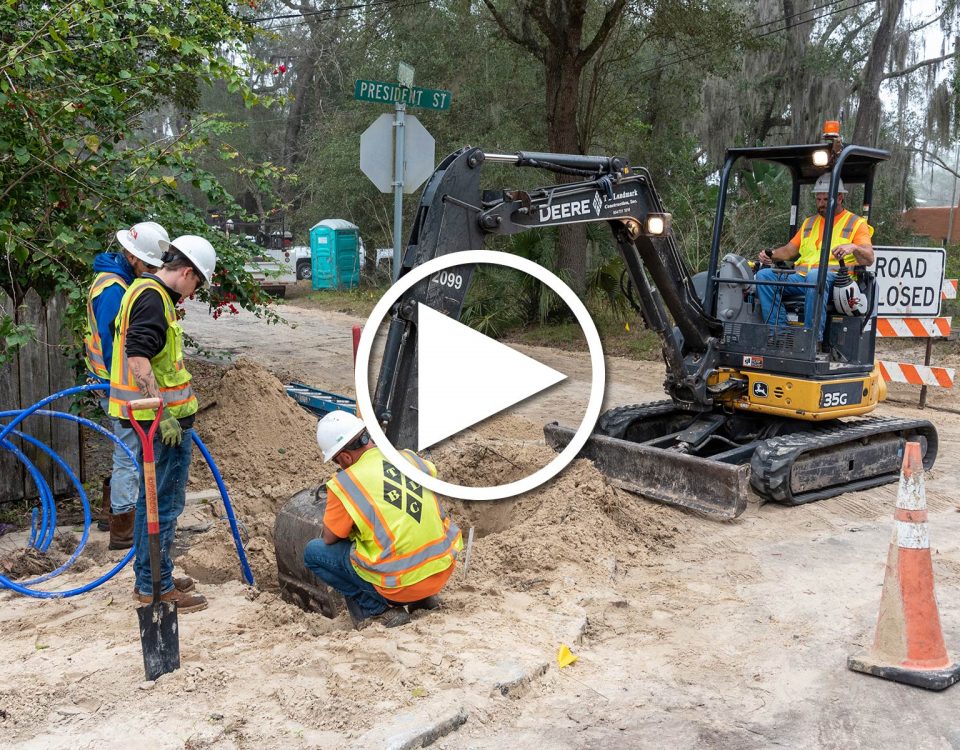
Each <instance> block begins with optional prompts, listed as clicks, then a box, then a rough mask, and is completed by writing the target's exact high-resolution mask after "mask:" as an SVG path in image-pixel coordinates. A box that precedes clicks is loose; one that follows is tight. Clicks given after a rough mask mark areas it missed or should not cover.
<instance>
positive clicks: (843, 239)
mask: <svg viewBox="0 0 960 750" xmlns="http://www.w3.org/2000/svg"><path fill="white" fill-rule="evenodd" d="M823 222H824V219H823V217H822V216H820V214H816V215H815V216H810V217H808V218H806V219H805V220H804V222H803V224H801V225H800V257H799V258H798V259H797V264H796V271H797V273H802V274H807V273H809V272H810V269H812V268H817V267H818V266H819V265H820V249H821V244H822V236H823V228H822V227H823ZM863 225H866V227H867V229H869V230H870V236H871V237H872V236H873V227H871V226H870V225H869V224H867V220H866V219H864V218H863V217H861V216H857V215H856V214H855V213H852V212H850V211H847V210H846V209H843V211H842V212H840V213H839V214H838V215H837V216H835V217H834V219H833V236H832V237H831V239H830V247H836V246H837V245H846V244H848V243H850V242H853V238H854V237H856V236H857V232H858V231H859V229H860V227H861V226H863ZM843 262H844V264H845V265H846V266H848V267H852V266H855V265H856V264H857V259H856V257H855V256H854V255H853V253H848V254H847V255H845V256H844V258H843ZM828 265H831V266H839V265H840V261H838V260H837V259H836V258H834V257H833V255H830V258H829V263H828Z"/></svg>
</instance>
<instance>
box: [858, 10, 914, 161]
mask: <svg viewBox="0 0 960 750" xmlns="http://www.w3.org/2000/svg"><path fill="white" fill-rule="evenodd" d="M902 11H903V0H884V2H883V16H882V17H881V18H880V25H879V26H878V27H877V33H876V35H875V36H874V37H873V43H872V44H871V45H870V56H869V57H868V58H867V64H866V65H865V66H864V68H863V80H862V82H861V84H860V86H859V90H860V106H859V107H858V109H857V122H856V125H854V128H853V142H854V143H857V144H860V145H861V146H876V145H877V141H878V139H879V136H880V116H881V114H882V110H881V107H880V84H881V83H883V71H884V66H885V65H886V63H887V58H888V57H889V55H890V46H891V45H892V44H893V36H894V32H895V31H896V28H897V23H898V21H899V20H900V13H901V12H902Z"/></svg>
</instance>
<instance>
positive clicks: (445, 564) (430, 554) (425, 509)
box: [303, 411, 463, 630]
mask: <svg viewBox="0 0 960 750" xmlns="http://www.w3.org/2000/svg"><path fill="white" fill-rule="evenodd" d="M317 443H318V444H319V446H320V448H321V450H322V451H323V457H324V459H325V460H327V461H333V462H334V463H336V464H337V466H339V467H340V471H338V472H337V473H336V474H335V475H334V477H333V478H332V479H331V480H330V481H329V482H327V496H326V498H327V499H326V507H325V509H324V515H323V535H322V537H321V538H320V539H314V540H313V541H311V542H309V543H308V544H307V546H306V549H305V550H304V553H303V561H304V564H305V565H306V566H307V568H308V569H309V570H311V571H312V572H313V573H314V574H315V575H316V576H317V577H318V578H319V579H320V580H322V581H323V582H324V583H326V584H327V585H328V586H330V587H331V588H333V589H335V590H336V591H339V592H340V593H341V594H343V596H344V599H345V600H346V603H347V611H348V612H349V613H350V617H351V618H352V620H353V623H354V626H355V627H356V628H357V629H358V630H359V629H360V628H363V627H365V626H366V625H367V624H369V623H370V622H371V621H379V622H381V623H382V624H383V625H384V626H385V627H388V628H392V627H396V626H398V625H403V624H405V623H407V622H409V621H410V612H414V611H416V610H418V609H436V608H437V607H438V606H439V600H438V598H437V594H439V593H440V590H441V589H442V588H443V587H444V585H445V584H446V583H447V581H448V580H449V579H450V576H451V574H452V573H453V569H454V566H455V565H456V558H457V554H458V553H459V552H460V550H462V549H463V538H462V535H461V534H460V529H459V528H457V525H456V524H455V523H453V521H452V520H451V519H450V517H449V516H448V515H447V514H446V512H445V511H444V509H443V507H442V506H441V505H440V498H439V497H437V496H436V495H435V494H434V493H433V492H431V491H430V490H428V489H427V488H426V487H423V486H421V485H420V484H418V483H417V482H414V481H413V480H412V479H410V478H408V477H407V476H405V475H404V474H403V473H402V471H401V468H402V467H397V466H394V464H393V463H391V462H390V461H389V460H387V458H386V457H385V456H384V455H383V453H381V452H380V449H379V448H377V447H376V446H375V445H374V444H373V442H372V441H371V440H370V435H369V433H368V432H367V429H366V426H365V425H364V423H363V421H362V420H360V419H359V418H357V417H355V416H354V415H353V414H350V413H349V412H346V411H334V412H331V413H330V414H327V415H326V416H325V417H324V418H323V419H321V420H320V422H319V424H317ZM401 453H402V454H403V456H404V458H405V459H406V460H407V461H409V462H410V463H411V464H413V465H415V466H417V467H418V468H420V469H421V470H422V471H424V472H425V473H428V474H430V476H436V475H437V468H436V467H435V466H434V465H433V464H432V463H431V462H430V461H427V460H426V459H424V458H421V457H420V456H418V455H417V454H416V453H414V452H413V451H411V450H404V451H401Z"/></svg>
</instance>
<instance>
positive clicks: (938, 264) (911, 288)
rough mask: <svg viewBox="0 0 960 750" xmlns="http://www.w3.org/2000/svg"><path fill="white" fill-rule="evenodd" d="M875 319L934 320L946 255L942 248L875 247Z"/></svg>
mask: <svg viewBox="0 0 960 750" xmlns="http://www.w3.org/2000/svg"><path fill="white" fill-rule="evenodd" d="M873 249H874V252H875V253H876V256H877V260H876V265H875V266H874V272H875V273H876V275H877V304H878V308H877V315H878V316H879V317H881V318H917V317H936V316H938V315H939V314H940V297H941V294H940V292H941V291H942V289H943V275H944V270H945V262H946V251H945V250H944V249H943V248H942V247H880V246H875V247H874V248H873Z"/></svg>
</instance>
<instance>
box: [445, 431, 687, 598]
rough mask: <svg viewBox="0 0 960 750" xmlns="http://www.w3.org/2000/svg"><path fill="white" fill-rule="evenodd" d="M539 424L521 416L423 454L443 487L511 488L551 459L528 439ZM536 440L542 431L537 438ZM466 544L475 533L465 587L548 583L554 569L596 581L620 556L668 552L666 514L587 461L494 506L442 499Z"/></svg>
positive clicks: (556, 572)
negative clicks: (615, 483) (451, 484)
mask: <svg viewBox="0 0 960 750" xmlns="http://www.w3.org/2000/svg"><path fill="white" fill-rule="evenodd" d="M540 429H541V428H540V425H537V424H534V423H532V422H530V421H528V420H524V419H522V418H519V417H511V418H509V419H507V420H498V421H495V422H491V423H489V424H487V425H485V426H483V427H481V428H480V429H478V430H477V431H476V432H475V433H474V434H473V436H472V439H471V440H469V441H464V440H461V441H459V442H457V443H449V444H445V445H443V446H442V447H440V448H438V449H437V450H435V451H433V452H432V454H431V456H430V457H431V459H432V460H433V461H434V462H435V463H436V464H437V467H438V471H439V473H440V475H441V476H442V477H444V478H446V479H448V480H449V481H452V482H455V483H458V484H464V485H470V486H483V485H492V484H499V483H503V482H509V481H514V480H517V479H520V478H521V477H524V476H527V475H528V474H530V473H532V472H533V471H534V470H536V469H537V468H539V467H541V466H544V465H546V464H547V463H548V462H549V461H551V460H552V459H553V458H554V457H555V455H556V454H555V453H554V452H553V451H552V450H551V449H550V448H548V447H547V446H546V445H544V444H543V442H542V439H541V440H540V442H539V443H538V442H536V441H535V440H534V439H532V436H534V435H536V434H537V433H539V432H540ZM541 434H542V433H541ZM448 503H449V506H450V509H451V514H452V515H453V517H454V518H455V519H456V520H457V523H458V524H459V525H460V527H461V529H462V530H463V534H464V540H465V541H466V539H467V534H468V530H469V528H470V527H471V526H473V527H474V538H475V542H474V547H473V550H472V552H471V563H470V569H471V573H470V581H471V583H472V584H474V585H484V584H491V585H501V586H502V585H516V586H520V587H525V586H527V585H529V584H530V582H531V581H533V580H536V581H551V580H555V579H557V578H559V577H561V576H562V575H564V572H563V570H562V567H563V566H562V563H569V564H570V565H572V566H576V567H578V568H579V572H578V576H579V577H580V578H581V579H583V578H584V577H587V578H591V577H594V578H604V577H608V576H609V575H610V573H611V567H612V566H615V565H617V563H618V558H622V559H629V560H631V561H634V562H636V561H638V560H640V559H642V558H644V557H646V556H647V555H648V554H650V553H651V552H653V551H655V550H658V549H662V548H664V547H668V548H669V547H672V541H671V539H672V538H673V536H674V535H675V534H676V528H674V526H673V521H672V518H673V516H674V513H673V512H669V511H665V510H664V508H663V506H658V505H655V504H653V503H649V502H647V501H644V500H642V499H640V498H637V497H636V496H634V495H632V494H630V493H628V492H624V491H622V490H618V489H616V488H614V487H612V486H610V485H609V484H608V483H607V481H606V479H605V478H604V476H603V475H602V474H601V473H600V472H599V471H598V470H597V469H596V467H595V466H594V465H593V463H591V462H590V461H587V460H577V461H574V462H573V463H571V464H570V465H569V466H567V467H566V468H565V469H564V470H563V471H562V472H561V473H560V475H559V476H557V477H554V478H553V479H552V480H550V481H549V482H547V483H546V484H544V485H542V486H541V487H539V488H537V489H536V490H534V491H532V492H529V493H526V494H524V495H522V496H520V497H519V498H515V499H508V500H503V501H497V502H473V503H466V502H461V501H455V500H450V501H448Z"/></svg>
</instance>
